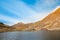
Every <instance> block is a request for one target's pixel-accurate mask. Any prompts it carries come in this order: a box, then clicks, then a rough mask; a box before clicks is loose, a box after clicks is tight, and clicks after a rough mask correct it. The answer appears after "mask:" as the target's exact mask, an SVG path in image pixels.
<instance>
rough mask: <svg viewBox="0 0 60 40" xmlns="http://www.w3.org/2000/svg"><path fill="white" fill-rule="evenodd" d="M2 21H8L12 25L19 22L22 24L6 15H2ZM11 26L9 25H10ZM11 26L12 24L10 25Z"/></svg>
mask: <svg viewBox="0 0 60 40" xmlns="http://www.w3.org/2000/svg"><path fill="white" fill-rule="evenodd" d="M0 19H2V20H6V21H7V22H10V23H11V24H12V25H13V24H16V23H18V22H22V21H21V20H18V19H14V18H12V17H8V16H5V15H2V14H0ZM8 24H9V23H8ZM9 25H10V24H9Z"/></svg>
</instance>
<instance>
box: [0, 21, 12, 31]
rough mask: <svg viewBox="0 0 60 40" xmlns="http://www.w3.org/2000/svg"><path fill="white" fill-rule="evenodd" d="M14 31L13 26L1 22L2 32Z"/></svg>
mask: <svg viewBox="0 0 60 40" xmlns="http://www.w3.org/2000/svg"><path fill="white" fill-rule="evenodd" d="M7 31H12V28H11V27H10V26H8V25H5V24H3V23H1V22H0V32H7Z"/></svg>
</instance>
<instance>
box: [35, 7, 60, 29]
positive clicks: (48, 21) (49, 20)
mask: <svg viewBox="0 0 60 40" xmlns="http://www.w3.org/2000/svg"><path fill="white" fill-rule="evenodd" d="M35 24H37V25H36V26H37V27H42V28H47V29H48V30H60V7H58V8H56V9H55V10H54V11H53V12H52V13H50V14H49V15H48V16H47V17H45V18H44V19H43V20H41V21H39V22H36V23H35Z"/></svg>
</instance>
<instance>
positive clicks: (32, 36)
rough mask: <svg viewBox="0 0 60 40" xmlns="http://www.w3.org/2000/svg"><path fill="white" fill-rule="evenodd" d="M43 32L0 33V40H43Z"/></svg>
mask: <svg viewBox="0 0 60 40" xmlns="http://www.w3.org/2000/svg"><path fill="white" fill-rule="evenodd" d="M46 37H47V35H46V33H45V32H44V31H39V32H5V33H0V40H45V39H46Z"/></svg>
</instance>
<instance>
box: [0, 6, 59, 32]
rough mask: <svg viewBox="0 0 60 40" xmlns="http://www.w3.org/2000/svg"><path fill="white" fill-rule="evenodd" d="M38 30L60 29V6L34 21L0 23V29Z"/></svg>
mask: <svg viewBox="0 0 60 40" xmlns="http://www.w3.org/2000/svg"><path fill="white" fill-rule="evenodd" d="M39 30H47V31H48V30H60V7H59V8H57V9H56V10H55V11H54V12H52V13H51V14H49V15H48V16H47V17H45V18H44V19H43V20H41V21H38V22H35V23H28V24H24V23H18V24H15V25H13V26H12V27H10V26H8V25H5V24H3V23H0V31H39Z"/></svg>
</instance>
